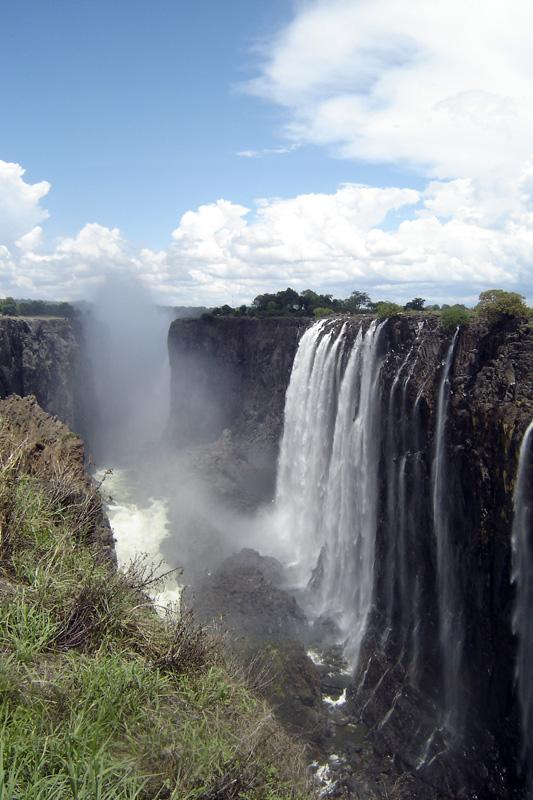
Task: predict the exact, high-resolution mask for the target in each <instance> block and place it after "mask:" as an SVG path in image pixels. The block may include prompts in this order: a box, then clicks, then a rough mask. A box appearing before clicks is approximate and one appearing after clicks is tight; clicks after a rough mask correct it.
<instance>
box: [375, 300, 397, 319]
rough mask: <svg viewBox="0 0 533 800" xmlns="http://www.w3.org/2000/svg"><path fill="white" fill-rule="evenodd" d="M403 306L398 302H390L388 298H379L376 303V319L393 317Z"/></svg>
mask: <svg viewBox="0 0 533 800" xmlns="http://www.w3.org/2000/svg"><path fill="white" fill-rule="evenodd" d="M402 311H403V308H402V307H401V306H399V305H398V303H392V302H391V301H390V300H379V301H378V302H377V303H376V314H377V317H378V319H387V317H395V316H396V315H397V314H400V313H401V312H402Z"/></svg>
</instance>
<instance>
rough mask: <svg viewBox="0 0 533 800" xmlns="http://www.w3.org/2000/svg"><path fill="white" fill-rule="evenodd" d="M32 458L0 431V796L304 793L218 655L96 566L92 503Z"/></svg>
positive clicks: (62, 474)
mask: <svg viewBox="0 0 533 800" xmlns="http://www.w3.org/2000/svg"><path fill="white" fill-rule="evenodd" d="M27 456H28V453H27V452H26V449H25V444H24V442H20V441H17V440H16V439H14V438H13V437H12V436H11V435H10V434H9V432H8V431H7V430H6V429H5V426H4V428H3V429H0V800H134V799H137V800H157V799H159V800H202V799H203V800H238V799H239V798H240V799H241V800H289V799H290V798H293V799H295V798H304V797H305V798H308V797H310V796H312V792H311V791H310V789H309V786H308V785H307V782H306V778H305V769H304V766H303V759H302V752H301V749H300V748H299V747H298V746H296V745H295V744H294V743H293V742H291V741H290V740H289V739H288V738H287V737H286V735H285V734H284V733H283V731H282V730H281V729H280V728H279V726H278V724H277V723H276V722H275V721H274V720H273V718H272V715H271V712H270V710H269V709H268V708H267V707H266V706H265V705H264V704H263V702H262V701H260V700H258V699H257V698H256V697H255V696H254V695H253V693H252V692H251V691H250V689H249V688H248V687H247V686H246V685H245V683H244V681H243V680H242V679H241V678H240V677H239V675H238V673H236V672H235V671H234V670H231V669H230V668H229V667H228V665H227V664H226V663H225V660H224V657H223V655H222V650H221V648H220V647H219V645H218V644H217V643H216V642H215V641H213V640H212V639H211V638H210V637H209V636H208V634H207V633H206V632H205V631H204V630H202V629H201V628H199V627H198V626H196V625H195V623H194V621H193V620H192V618H191V616H190V614H188V613H187V612H183V613H179V612H178V611H177V610H176V609H173V610H171V611H170V612H169V613H168V614H167V616H166V618H165V619H161V618H160V617H159V616H158V615H157V614H156V613H155V611H154V609H153V608H152V606H151V604H150V602H149V600H148V599H147V596H146V586H147V584H148V582H149V581H151V580H153V576H152V575H151V574H150V573H146V572H144V571H143V569H142V567H141V566H140V565H139V564H134V565H132V567H131V568H130V570H129V571H128V572H127V573H121V572H117V571H115V570H114V568H113V567H112V565H111V564H109V563H108V562H107V561H105V560H103V559H102V557H101V554H100V553H99V552H98V550H97V548H96V547H95V545H94V544H93V543H92V540H91V531H92V528H93V527H94V514H95V508H97V502H96V499H95V497H92V498H91V497H88V496H87V493H86V492H85V494H84V493H83V492H81V493H80V492H79V491H76V490H75V487H74V489H73V486H72V483H70V484H69V475H68V470H67V471H65V470H64V469H63V470H60V469H57V470H53V469H51V468H50V470H49V471H48V474H32V470H31V460H28V458H27Z"/></svg>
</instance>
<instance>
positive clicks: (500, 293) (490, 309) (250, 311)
mask: <svg viewBox="0 0 533 800" xmlns="http://www.w3.org/2000/svg"><path fill="white" fill-rule="evenodd" d="M413 311H417V312H425V313H433V314H438V315H439V316H440V317H442V322H443V324H444V325H445V327H456V326H457V325H461V324H464V323H466V322H468V321H469V319H471V318H472V317H473V316H480V317H485V318H486V319H488V320H493V319H496V318H498V317H501V316H525V317H527V316H531V313H532V312H531V309H529V308H528V307H527V306H526V304H525V302H524V297H522V295H520V294H517V292H506V291H504V290H503V289H488V290H487V291H484V292H481V294H480V295H479V302H478V303H477V305H476V306H475V308H473V309H469V308H467V307H466V306H465V305H462V304H461V303H458V304H456V305H448V304H447V303H443V304H442V305H438V304H436V303H434V304H430V305H426V300H425V299H424V298H423V297H413V299H412V300H409V302H408V303H406V304H405V305H403V306H402V305H399V304H398V303H393V302H391V301H390V300H377V301H374V300H371V298H370V296H369V295H368V294H367V293H366V292H360V291H357V290H354V291H353V292H352V293H351V294H350V296H349V297H346V298H343V299H340V298H337V297H333V295H331V294H318V293H317V292H314V291H313V290H312V289H305V290H304V291H303V292H297V291H295V290H294V289H291V288H288V289H285V290H284V291H281V292H276V293H275V294H273V293H272V294H269V293H266V294H259V295H257V297H256V298H255V299H254V300H253V302H252V304H251V305H248V306H247V305H242V306H239V307H237V308H232V306H229V305H223V306H219V307H217V308H213V309H212V310H211V311H210V312H208V313H207V314H203V317H207V318H209V317H293V316H301V317H309V316H314V317H327V316H329V315H331V314H373V315H375V316H377V317H378V318H380V319H385V318H386V317H392V316H395V315H396V314H401V313H404V312H413Z"/></svg>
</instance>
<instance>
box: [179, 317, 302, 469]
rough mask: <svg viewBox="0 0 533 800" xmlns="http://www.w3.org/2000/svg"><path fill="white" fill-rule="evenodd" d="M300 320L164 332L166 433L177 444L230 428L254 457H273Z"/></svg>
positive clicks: (212, 321) (204, 324)
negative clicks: (167, 381) (167, 366)
mask: <svg viewBox="0 0 533 800" xmlns="http://www.w3.org/2000/svg"><path fill="white" fill-rule="evenodd" d="M310 324H311V320H309V319H302V318H296V319H292V318H288V319H287V318H278V319H276V318H268V319H253V318H252V319H250V318H248V319H247V318H232V319H228V318H216V317H212V318H208V319H178V320H175V321H174V322H173V323H172V325H171V326H170V331H169V336H168V345H169V355H170V366H171V416H170V432H171V436H172V438H173V440H174V441H175V442H176V443H178V444H189V443H196V442H199V441H200V442H212V441H214V440H216V439H218V437H219V436H220V435H221V434H222V432H223V431H224V430H225V429H229V430H230V431H231V433H232V434H233V436H234V437H235V438H237V439H238V440H239V441H240V442H242V443H244V444H245V446H246V450H247V452H248V454H249V455H251V457H252V458H254V457H255V458H256V459H257V460H258V461H261V460H263V459H264V460H267V461H268V460H272V459H273V458H274V457H275V453H276V451H277V444H278V442H279V438H280V434H281V429H282V424H283V407H284V403H285V392H286V390H287V386H288V383H289V379H290V373H291V368H292V362H293V361H294V356H295V354H296V350H297V348H298V341H299V338H300V336H301V334H302V332H303V331H304V330H305V328H306V327H308V326H309V325H310Z"/></svg>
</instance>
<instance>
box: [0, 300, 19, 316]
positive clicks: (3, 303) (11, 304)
mask: <svg viewBox="0 0 533 800" xmlns="http://www.w3.org/2000/svg"><path fill="white" fill-rule="evenodd" d="M0 313H1V314H2V315H3V316H5V317H7V316H9V317H15V316H16V315H17V314H18V307H17V303H16V302H15V300H13V298H12V297H4V299H3V300H0Z"/></svg>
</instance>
